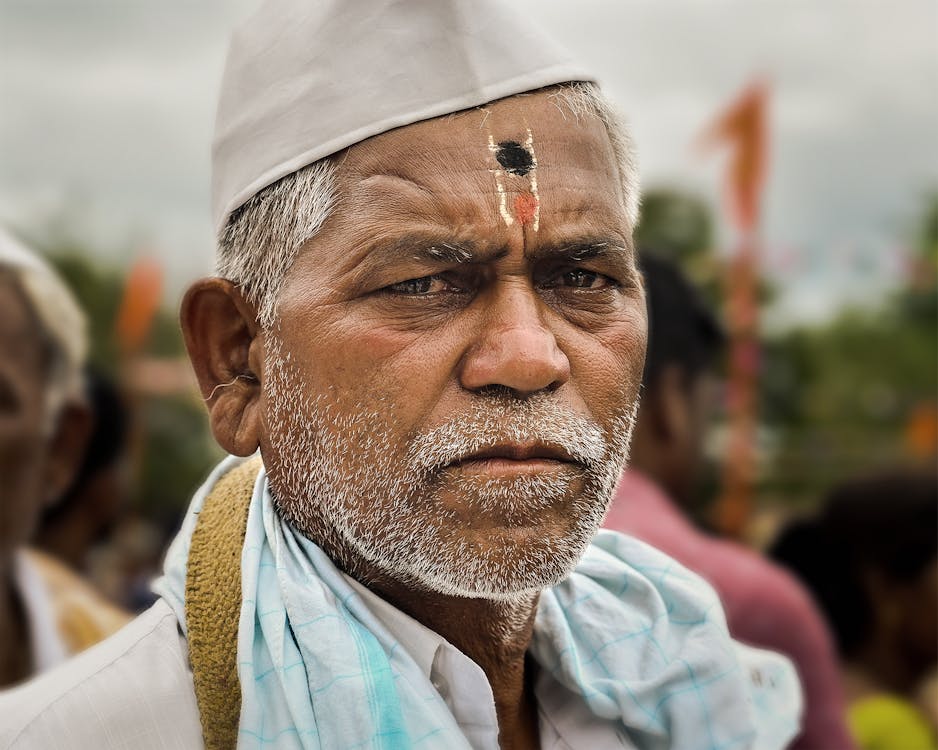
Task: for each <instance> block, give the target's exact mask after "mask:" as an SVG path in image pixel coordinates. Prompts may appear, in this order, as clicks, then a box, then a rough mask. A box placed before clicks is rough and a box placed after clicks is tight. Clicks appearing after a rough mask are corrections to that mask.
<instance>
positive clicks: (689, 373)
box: [631, 254, 726, 506]
mask: <svg viewBox="0 0 938 750" xmlns="http://www.w3.org/2000/svg"><path fill="white" fill-rule="evenodd" d="M639 263H640V266H641V271H642V276H643V278H644V281H645V297H646V301H647V306H648V351H647V353H646V356H645V370H644V373H643V375H642V407H641V410H640V411H639V418H638V424H637V425H636V428H635V436H634V439H633V443H632V459H631V465H632V466H633V467H634V468H636V469H639V470H640V471H642V472H643V473H645V474H646V475H648V476H649V477H650V478H651V479H653V480H654V481H655V482H656V483H657V484H659V485H660V486H661V487H662V488H663V489H664V490H665V491H666V492H667V493H668V494H669V495H670V496H671V497H672V498H673V499H674V500H675V501H677V502H679V503H681V504H682V505H684V506H690V505H692V504H694V502H695V499H696V498H695V492H696V489H697V482H698V480H699V478H700V473H701V465H702V462H703V448H704V437H705V433H706V429H707V425H708V422H709V418H710V416H711V414H712V410H713V407H714V404H715V402H716V401H717V398H718V381H717V378H716V374H715V368H716V366H717V364H718V362H719V358H720V356H721V355H722V353H723V351H724V348H725V346H726V341H725V335H724V333H723V330H722V328H721V326H720V323H719V321H718V320H717V318H716V316H715V315H714V314H713V312H712V311H711V310H710V309H709V308H708V307H707V305H706V303H705V302H704V300H703V298H702V297H701V295H700V293H699V292H698V291H697V290H696V289H695V288H694V286H693V285H692V284H691V283H690V282H689V281H688V280H687V279H686V278H685V277H684V275H683V274H682V273H681V271H680V270H679V269H678V268H677V267H676V266H675V265H674V264H673V263H671V262H669V261H666V260H663V259H661V258H658V257H656V256H654V255H651V254H646V255H643V257H642V258H641V259H640V261H639Z"/></svg>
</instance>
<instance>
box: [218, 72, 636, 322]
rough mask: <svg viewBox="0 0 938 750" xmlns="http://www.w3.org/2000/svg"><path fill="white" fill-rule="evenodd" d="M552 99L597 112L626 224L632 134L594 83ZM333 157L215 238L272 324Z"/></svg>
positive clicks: (242, 211)
mask: <svg viewBox="0 0 938 750" xmlns="http://www.w3.org/2000/svg"><path fill="white" fill-rule="evenodd" d="M550 96H551V99H552V100H553V101H554V103H555V104H556V105H557V106H558V108H559V109H560V110H561V112H563V113H565V114H567V113H569V114H570V115H572V116H573V117H574V118H577V119H579V118H580V117H581V116H583V115H592V116H595V117H598V118H599V119H600V120H601V121H602V122H603V124H604V125H605V127H606V132H607V133H608V135H609V140H610V142H611V144H612V149H613V153H614V154H615V158H616V162H617V166H618V170H619V178H620V182H621V185H622V195H623V201H624V203H625V210H626V215H627V217H628V220H629V225H630V227H634V226H635V223H636V221H637V220H638V205H639V191H638V170H637V168H636V165H635V155H634V150H633V147H632V140H631V137H630V136H629V132H628V130H627V128H626V127H625V124H624V122H623V121H622V119H621V118H620V116H619V114H618V112H617V111H616V109H615V107H614V106H613V105H612V104H611V103H610V102H609V101H608V100H607V99H606V98H605V96H603V94H602V92H601V91H600V90H599V87H598V86H596V85H595V84H592V83H583V82H574V83H567V84H562V85H560V86H557V87H555V89H554V91H553V92H552V93H551V94H550ZM336 169H337V167H336V163H335V160H334V159H333V158H332V157H326V158H325V159H321V160H319V161H316V162H313V163H312V164H310V165H309V166H306V167H303V168H302V169H299V170H297V171H296V172H293V173H291V174H288V175H286V176H285V177H282V178H281V179H279V180H278V181H277V182H275V183H273V184H272V185H269V186H268V187H266V188H264V189H263V190H261V191H260V192H258V193H257V194H256V195H254V196H253V197H252V198H250V199H249V200H248V201H247V202H246V203H244V205H242V206H241V207H239V208H237V209H235V210H234V211H233V212H232V213H231V215H230V216H229V217H228V220H227V222H226V223H225V226H224V228H223V229H222V231H221V232H220V234H219V237H218V253H217V262H216V272H217V273H218V275H219V276H221V277H223V278H226V279H228V280H230V281H233V282H234V283H236V284H238V285H239V286H240V287H241V288H242V290H243V292H244V293H245V296H246V297H247V298H248V299H249V300H250V301H251V302H252V303H253V304H254V305H256V306H257V310H258V322H259V323H260V324H261V325H262V326H263V327H264V328H268V329H269V328H271V327H272V326H273V324H274V322H275V320H276V311H277V299H278V297H279V294H280V289H281V287H282V285H283V280H284V278H285V276H286V274H287V272H288V271H289V270H290V267H291V266H292V265H293V262H294V261H295V260H296V257H297V255H298V254H299V251H300V248H301V247H302V246H303V245H304V244H305V243H306V242H308V241H309V240H310V239H311V238H312V237H314V236H315V234H316V233H317V232H318V231H319V230H320V228H321V227H322V225H323V223H324V222H325V221H326V219H327V218H328V216H329V214H330V212H331V211H332V209H333V207H334V206H335V204H336V200H337V195H336Z"/></svg>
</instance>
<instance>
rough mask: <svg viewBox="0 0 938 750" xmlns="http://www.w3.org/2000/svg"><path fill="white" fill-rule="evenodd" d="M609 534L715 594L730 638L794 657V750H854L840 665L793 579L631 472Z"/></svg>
mask: <svg viewBox="0 0 938 750" xmlns="http://www.w3.org/2000/svg"><path fill="white" fill-rule="evenodd" d="M604 526H605V527H606V528H607V529H614V530H615V531H621V532H623V533H625V534H631V535H632V536H635V537H637V538H639V539H641V540H643V541H645V542H648V543H649V544H651V545H652V546H654V547H657V548H658V549H660V550H661V551H662V552H664V553H666V554H667V555H670V556H671V557H673V558H674V559H675V560H677V561H678V562H680V563H682V564H683V565H684V566H686V567H688V568H690V569H691V570H693V571H694V572H696V573H697V574H699V575H700V576H702V577H703V578H705V579H706V580H707V581H709V582H710V584H711V585H712V586H713V587H714V588H715V589H716V591H717V593H718V594H719V595H720V599H721V600H722V601H723V608H724V609H725V611H726V620H727V624H728V625H729V629H730V634H731V635H732V636H733V637H734V638H736V639H738V640H740V641H743V642H744V643H748V644H750V645H752V646H758V647H761V648H767V649H770V650H772V651H777V652H779V653H781V654H784V655H786V656H787V657H789V658H790V659H791V660H792V662H793V663H794V665H795V668H796V669H797V670H798V676H799V677H800V678H801V684H802V687H803V689H804V706H805V714H804V727H803V729H802V732H801V734H800V735H799V736H798V738H797V739H796V740H795V741H794V743H793V744H792V745H791V747H792V748H795V749H796V750H809V749H810V750H853V748H855V745H854V743H853V740H852V739H851V736H850V732H849V730H848V729H847V724H846V706H845V703H844V695H843V688H842V685H841V682H840V672H839V669H838V666H837V657H836V654H835V653H834V647H833V643H832V641H831V637H830V634H829V632H828V630H827V626H826V625H825V623H824V620H823V619H822V617H821V615H820V613H819V612H818V610H817V608H816V607H815V605H814V603H813V602H812V601H811V599H810V597H809V595H808V593H807V592H806V591H805V589H804V588H803V587H802V586H801V584H799V583H798V582H797V581H796V580H795V579H794V578H793V577H792V576H791V575H790V574H788V573H786V572H785V571H784V570H782V569H781V568H780V567H778V566H777V565H774V564H773V563H771V562H769V561H768V560H766V559H764V558H763V557H761V556H759V555H758V554H757V553H755V552H754V551H752V550H750V549H748V548H746V547H744V546H742V545H740V544H736V543H734V542H731V541H728V540H724V539H719V538H715V537H711V536H708V535H707V534H705V533H703V532H702V531H700V530H698V529H697V528H695V527H694V526H693V525H692V524H691V523H690V521H689V520H688V519H687V518H685V517H684V515H683V514H682V513H681V512H680V511H679V510H678V508H677V507H676V506H675V505H674V504H673V503H672V502H671V501H670V500H669V499H668V498H667V497H666V496H665V495H664V493H663V492H662V491H661V489H660V488H659V487H658V486H657V485H655V484H653V483H652V482H651V481H650V480H649V479H647V478H646V477H645V476H643V475H642V474H640V473H639V472H637V471H634V470H628V471H626V472H625V474H624V475H623V476H622V479H621V481H620V482H619V489H618V491H617V492H616V496H615V498H614V499H613V501H612V505H611V507H610V509H609V514H608V516H607V517H606V522H605V524H604Z"/></svg>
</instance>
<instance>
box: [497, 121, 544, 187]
mask: <svg viewBox="0 0 938 750" xmlns="http://www.w3.org/2000/svg"><path fill="white" fill-rule="evenodd" d="M530 132H531V131H530V130H529V131H528V134H529V136H530ZM525 145H527V144H525ZM495 158H496V159H497V160H498V163H499V164H501V165H502V167H504V169H505V171H506V172H508V173H509V174H516V175H519V176H520V177H524V176H525V175H526V174H527V173H528V172H530V171H531V170H532V169H534V167H535V164H536V162H535V161H534V154H533V153H532V152H531V151H530V149H529V148H525V146H522V145H521V144H520V143H518V141H502V142H501V143H499V144H498V147H497V149H496V151H495Z"/></svg>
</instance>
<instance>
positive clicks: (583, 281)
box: [560, 268, 613, 289]
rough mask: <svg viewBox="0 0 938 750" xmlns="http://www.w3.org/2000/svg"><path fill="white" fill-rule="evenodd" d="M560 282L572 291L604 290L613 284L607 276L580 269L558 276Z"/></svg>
mask: <svg viewBox="0 0 938 750" xmlns="http://www.w3.org/2000/svg"><path fill="white" fill-rule="evenodd" d="M560 281H561V284H562V285H563V286H566V287H570V288H573V289H605V288H606V287H609V286H612V284H613V282H612V280H611V279H610V278H609V277H608V276H603V275H602V274H601V273H596V272H594V271H586V270H584V269H582V268H576V269H574V270H572V271H565V272H564V273H562V274H561V275H560Z"/></svg>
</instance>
